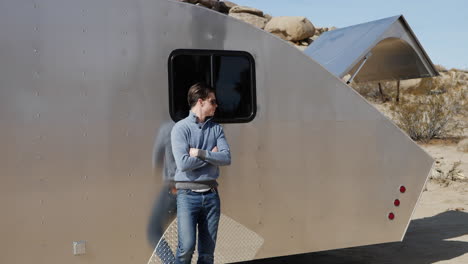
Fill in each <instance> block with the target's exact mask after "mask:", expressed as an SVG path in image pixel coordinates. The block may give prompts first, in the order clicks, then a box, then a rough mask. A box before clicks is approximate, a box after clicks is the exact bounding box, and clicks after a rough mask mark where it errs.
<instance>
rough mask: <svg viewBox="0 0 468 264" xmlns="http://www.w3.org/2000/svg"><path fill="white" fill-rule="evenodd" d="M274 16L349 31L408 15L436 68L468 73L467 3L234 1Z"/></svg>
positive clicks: (415, 0) (419, 0) (464, 0)
mask: <svg viewBox="0 0 468 264" xmlns="http://www.w3.org/2000/svg"><path fill="white" fill-rule="evenodd" d="M231 1H232V2H234V3H236V4H238V5H243V6H250V7H254V8H258V9H260V10H262V11H263V12H265V13H268V14H270V15H272V16H305V17H307V18H308V19H309V20H310V21H311V22H312V24H314V26H316V27H331V26H335V27H338V28H340V27H346V26H351V25H355V24H360V23H364V22H369V21H372V20H377V19H381V18H385V17H390V16H395V15H400V14H402V15H404V17H405V19H406V21H407V22H408V24H409V25H410V27H411V29H412V30H413V32H414V33H415V34H416V37H417V38H418V40H419V42H420V43H421V45H422V46H423V48H424V50H425V51H426V53H427V54H428V55H429V57H430V58H431V60H432V62H433V63H434V64H440V65H442V66H444V67H446V68H448V69H451V68H458V69H464V70H468V1H467V0H445V1H441V0H438V1H434V0H426V1H423V0H406V1H403V0H352V1H344V0H321V1H314V0H288V1H286V0H282V1H278V0H231Z"/></svg>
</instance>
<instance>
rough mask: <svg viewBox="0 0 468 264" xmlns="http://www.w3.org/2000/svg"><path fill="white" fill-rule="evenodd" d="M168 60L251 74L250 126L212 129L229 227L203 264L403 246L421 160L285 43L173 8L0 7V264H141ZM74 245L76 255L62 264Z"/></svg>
mask: <svg viewBox="0 0 468 264" xmlns="http://www.w3.org/2000/svg"><path fill="white" fill-rule="evenodd" d="M177 50H179V51H180V50H191V51H239V52H244V53H247V54H250V56H251V58H252V60H253V61H254V67H255V71H254V76H253V80H254V88H255V90H254V96H253V97H252V100H254V104H255V105H254V106H253V108H252V113H251V114H252V115H251V120H247V121H248V122H246V120H244V121H243V122H234V123H226V124H224V130H225V133H226V136H227V139H228V141H229V143H230V145H231V152H232V165H231V166H229V167H224V168H222V169H221V175H222V176H221V178H220V179H219V183H220V194H221V200H222V213H223V215H224V216H226V217H228V218H229V221H231V222H229V223H231V225H227V227H226V228H225V227H224V226H221V227H220V231H219V240H220V241H227V242H226V243H227V245H228V246H227V247H224V246H218V248H217V252H216V254H217V256H221V255H223V254H228V253H225V252H226V251H228V250H231V251H232V250H235V251H236V252H237V253H236V254H237V255H236V256H234V257H232V258H224V259H228V260H226V261H241V260H247V259H258V258H268V257H275V256H283V255H289V254H298V253H305V252H313V251H320V250H327V249H336V248H344V247H351V246H359V245H367V244H375V243H384V242H391V241H400V240H401V239H402V237H403V236H404V233H405V231H406V229H407V226H408V223H409V220H410V217H411V215H412V212H413V210H414V208H415V205H416V202H417V200H418V198H419V196H420V194H421V191H422V188H423V186H424V183H425V181H426V178H427V176H428V173H429V171H430V169H431V166H432V164H433V159H432V158H431V157H430V156H429V155H428V154H427V153H425V152H424V151H423V150H422V149H421V148H420V147H418V146H417V145H416V144H415V143H414V142H413V141H412V140H411V139H410V138H409V137H408V136H406V135H405V134H404V133H403V132H402V131H401V130H400V129H399V128H398V127H397V126H395V125H394V124H393V123H392V122H391V121H390V120H388V119H387V118H386V117H385V116H383V115H382V114H381V113H380V112H379V111H378V110H376V109H375V108H374V107H373V106H372V105H370V104H369V103H368V102H367V101H366V100H365V99H364V98H362V97H361V96H360V95H359V94H357V93H356V92H355V91H354V90H353V89H351V88H350V87H349V86H347V85H346V84H345V83H344V82H343V81H342V80H341V79H340V78H339V77H337V76H335V75H334V74H332V73H330V72H329V71H328V70H327V69H325V68H324V67H323V66H321V65H320V64H319V63H317V62H316V61H314V60H313V59H311V58H310V57H308V56H307V55H306V54H305V53H303V52H301V51H299V50H297V49H296V48H294V47H293V46H291V45H290V44H288V43H286V42H284V41H282V40H280V39H279V38H277V37H275V36H273V35H271V34H269V33H267V32H264V31H262V30H260V29H257V28H255V27H253V26H251V25H248V24H246V23H244V22H241V21H238V20H236V19H234V18H232V17H229V16H226V15H223V14H220V13H217V12H214V11H211V10H208V9H206V8H202V7H198V6H194V5H190V4H185V3H180V2H177V1H166V0H158V1H156V0H136V1H124V0H97V1H90V0H85V1H72V0H61V1H58V0H45V1H25V0H2V1H1V2H0V129H1V136H0V146H1V148H0V168H1V176H0V180H1V184H0V208H2V220H1V225H0V233H1V234H2V237H3V239H2V240H1V241H0V248H2V254H0V263H47V264H49V263H113V264H117V263H125V264H127V263H146V262H147V261H148V259H149V258H150V257H151V256H152V254H153V250H154V248H153V247H151V246H150V245H149V243H148V241H147V238H146V229H147V225H148V221H149V218H150V214H151V210H152V207H153V201H154V200H155V197H157V196H158V193H159V191H160V189H161V186H162V179H161V178H162V175H161V170H160V169H158V168H157V169H154V168H153V166H152V148H153V142H154V139H155V133H157V131H159V130H160V128H161V127H162V125H163V124H165V123H167V122H171V115H170V111H169V109H170V102H169V98H170V94H169V91H170V90H169V88H168V87H169V85H170V77H169V78H168V76H169V69H168V62H169V61H170V56H171V54H173V52H174V51H177ZM222 92H223V91H218V93H222ZM401 186H405V187H406V192H404V193H401V192H400V187H401ZM395 199H399V200H400V201H401V204H400V205H399V206H398V207H396V206H395V205H394V200H395ZM390 213H394V215H395V218H394V220H389V218H388V215H389V214H390ZM239 228H241V229H242V230H244V231H245V233H244V234H245V236H243V235H244V234H234V233H235V232H234V231H233V230H239ZM234 235H239V236H234ZM248 238H255V239H256V240H255V241H251V240H249V239H248ZM79 241H86V252H85V254H82V255H75V254H74V252H73V247H72V243H73V242H79ZM220 243H221V242H220ZM252 243H254V244H255V252H253V253H252V252H251V251H252V250H251V249H252V248H253V246H252ZM244 252H248V253H245V254H244ZM219 259H221V258H219Z"/></svg>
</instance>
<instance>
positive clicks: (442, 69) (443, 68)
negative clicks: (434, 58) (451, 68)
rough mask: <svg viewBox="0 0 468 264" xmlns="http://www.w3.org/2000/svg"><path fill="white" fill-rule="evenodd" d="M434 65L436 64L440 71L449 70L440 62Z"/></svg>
mask: <svg viewBox="0 0 468 264" xmlns="http://www.w3.org/2000/svg"><path fill="white" fill-rule="evenodd" d="M434 66H435V68H436V70H437V71H438V72H446V71H447V68H445V67H444V66H442V65H440V64H436V65H434Z"/></svg>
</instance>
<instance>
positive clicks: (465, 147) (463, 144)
mask: <svg viewBox="0 0 468 264" xmlns="http://www.w3.org/2000/svg"><path fill="white" fill-rule="evenodd" d="M457 150H458V151H460V152H468V138H465V139H464V140H462V141H460V142H458V145H457Z"/></svg>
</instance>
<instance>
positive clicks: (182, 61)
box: [169, 50, 256, 123]
mask: <svg viewBox="0 0 468 264" xmlns="http://www.w3.org/2000/svg"><path fill="white" fill-rule="evenodd" d="M254 65H255V63H254V60H253V57H252V56H251V55H250V54H248V53H247V52H237V51H205V50H203V51H200V50H176V51H174V52H172V54H171V56H170V58H169V100H170V103H169V108H170V109H169V112H170V115H171V117H172V119H173V120H174V121H179V120H180V119H182V118H184V117H186V116H187V115H188V112H189V110H190V109H189V105H188V103H187V92H188V89H189V88H190V86H191V85H193V84H194V83H196V82H205V83H208V84H210V85H211V86H212V87H213V88H214V89H215V90H216V99H217V101H218V109H217V110H216V113H215V118H214V120H215V121H216V122H219V123H244V122H249V121H251V120H253V119H254V117H255V113H256V98H255V78H254V77H255V69H254Z"/></svg>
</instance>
